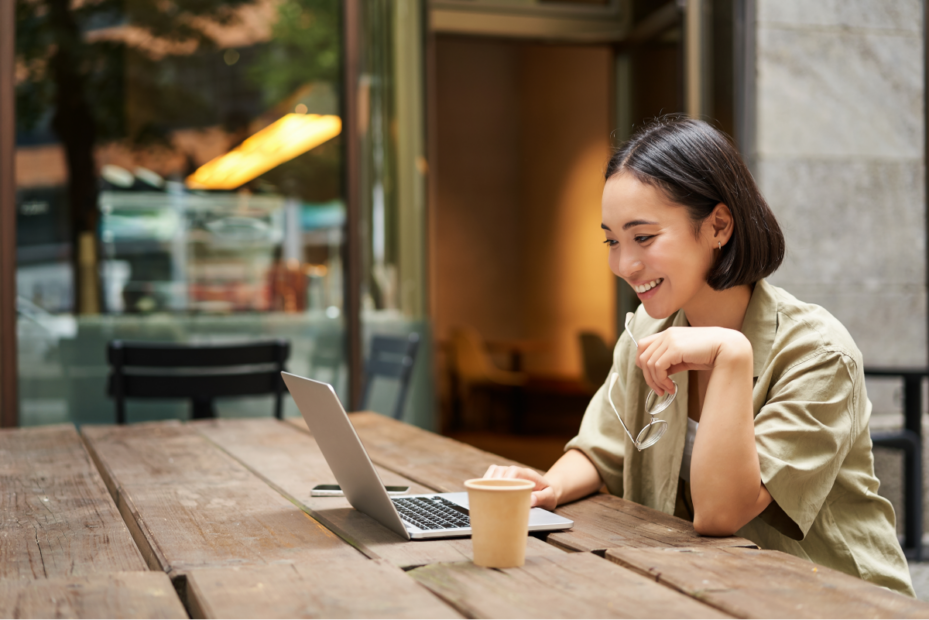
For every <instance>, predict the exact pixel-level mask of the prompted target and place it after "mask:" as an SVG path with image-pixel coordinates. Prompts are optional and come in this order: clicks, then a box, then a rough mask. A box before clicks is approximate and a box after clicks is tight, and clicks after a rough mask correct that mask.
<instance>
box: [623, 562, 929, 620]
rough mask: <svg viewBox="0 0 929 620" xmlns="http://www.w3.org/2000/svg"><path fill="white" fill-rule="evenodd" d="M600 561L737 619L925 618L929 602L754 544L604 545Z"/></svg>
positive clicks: (928, 611) (927, 616)
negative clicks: (747, 546)
mask: <svg viewBox="0 0 929 620" xmlns="http://www.w3.org/2000/svg"><path fill="white" fill-rule="evenodd" d="M606 557H607V559H609V560H611V561H613V562H616V563H617V564H620V565H622V566H625V567H628V568H632V569H634V570H637V571H639V572H640V573H642V574H644V575H647V576H650V577H652V578H653V579H655V580H657V581H658V583H662V584H665V585H667V586H670V587H672V588H674V589H676V590H679V591H681V592H685V593H687V594H689V595H690V596H693V597H695V598H697V599H699V600H701V601H703V602H705V603H707V604H709V605H712V606H713V607H716V608H717V609H721V610H723V611H725V612H727V613H730V614H732V615H734V616H737V617H739V618H929V603H924V602H922V601H918V600H916V599H912V598H909V597H907V596H903V595H901V594H897V593H895V592H891V591H890V590H887V589H885V588H881V587H878V586H875V585H873V584H870V583H868V582H866V581H862V580H861V579H858V578H856V577H851V576H849V575H846V574H844V573H840V572H838V571H835V570H832V569H829V568H825V567H822V566H817V565H816V564H813V563H812V562H808V561H806V560H802V559H800V558H797V557H794V556H792V555H788V554H786V553H782V552H780V551H764V550H760V549H736V548H716V549H709V548H702V549H610V550H609V551H607V552H606Z"/></svg>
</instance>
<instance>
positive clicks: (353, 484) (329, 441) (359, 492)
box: [281, 372, 574, 540]
mask: <svg viewBox="0 0 929 620" xmlns="http://www.w3.org/2000/svg"><path fill="white" fill-rule="evenodd" d="M281 375H282V376H283V377H284V383H286V384H287V388H288V389H289V390H290V394H291V396H293V399H294V401H295V402H296V403H297V407H298V408H299V409H300V413H302V414H303V419H304V420H306V423H307V426H309V427H310V431H311V432H312V433H313V436H314V437H315V438H316V443H317V444H319V448H320V450H322V453H323V456H325V457H326V462H328V463H329V467H330V468H331V469H332V473H333V474H334V475H335V479H336V482H338V483H339V486H341V487H342V491H343V493H344V494H345V497H346V498H347V499H348V501H349V503H350V504H351V505H352V507H354V508H355V509H356V510H359V511H361V512H363V513H365V514H366V515H368V516H369V517H371V518H372V519H375V520H376V521H378V522H379V523H380V524H381V525H383V526H384V527H386V528H388V529H390V530H393V531H394V532H396V533H397V534H399V535H400V536H403V537H404V538H406V539H408V540H409V539H411V538H412V539H425V538H452V537H457V536H470V535H471V526H470V523H469V521H468V494H467V493H466V492H465V493H433V494H430V495H406V496H403V497H393V498H392V497H390V496H389V495H388V494H387V490H386V489H385V488H384V484H383V483H382V482H381V479H380V477H379V476H378V475H377V470H375V469H374V465H373V464H372V463H371V459H370V458H368V453H367V452H365V449H364V446H362V445H361V440H360V439H359V438H358V434H357V433H355V429H354V427H352V423H351V422H350V421H349V419H348V415H347V414H346V413H345V410H344V409H343V408H342V404H341V403H340V402H339V397H338V396H336V393H335V390H333V389H332V386H331V385H329V384H328V383H320V382H319V381H313V380H312V379H306V378H304V377H299V376H297V375H292V374H290V373H288V372H282V373H281ZM573 525H574V521H571V520H570V519H565V518H564V517H559V516H558V515H556V514H554V513H551V512H549V511H547V510H542V509H541V508H533V509H532V510H531V511H530V513H529V531H530V532H545V531H553V530H566V529H568V528H570V527H571V526H573Z"/></svg>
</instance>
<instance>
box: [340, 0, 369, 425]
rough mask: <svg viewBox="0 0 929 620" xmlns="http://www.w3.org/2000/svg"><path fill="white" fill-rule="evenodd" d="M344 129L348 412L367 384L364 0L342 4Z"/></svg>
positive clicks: (358, 402) (347, 0)
mask: <svg viewBox="0 0 929 620" xmlns="http://www.w3.org/2000/svg"><path fill="white" fill-rule="evenodd" d="M342 7H343V12H342V63H343V67H342V76H343V84H342V128H343V134H342V135H343V136H344V144H345V149H344V151H343V152H344V157H345V159H344V166H345V168H344V172H343V174H344V183H345V186H344V196H345V210H346V224H345V228H346V231H345V232H346V242H345V270H346V275H347V276H348V277H346V279H345V330H346V334H347V337H346V348H347V353H348V395H349V398H348V405H349V410H351V411H357V410H358V409H359V408H360V407H361V397H362V389H363V387H364V386H363V382H364V374H363V360H362V355H361V347H362V333H361V269H362V264H361V261H362V247H361V243H362V239H361V227H360V222H361V156H362V153H361V149H360V140H359V135H358V112H359V110H358V77H359V75H358V74H359V70H360V61H361V58H360V52H361V50H360V46H361V0H344V1H343V3H342Z"/></svg>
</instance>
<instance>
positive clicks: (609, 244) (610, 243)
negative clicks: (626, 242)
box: [603, 239, 619, 247]
mask: <svg viewBox="0 0 929 620" xmlns="http://www.w3.org/2000/svg"><path fill="white" fill-rule="evenodd" d="M603 243H605V244H607V245H608V246H610V247H613V246H614V245H616V244H617V243H619V242H618V241H617V240H616V239H607V240H606V241H604V242H603Z"/></svg>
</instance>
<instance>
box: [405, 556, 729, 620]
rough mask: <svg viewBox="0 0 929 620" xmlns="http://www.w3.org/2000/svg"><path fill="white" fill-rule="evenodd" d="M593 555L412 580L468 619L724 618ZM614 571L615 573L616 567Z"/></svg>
mask: <svg viewBox="0 0 929 620" xmlns="http://www.w3.org/2000/svg"><path fill="white" fill-rule="evenodd" d="M613 566H616V565H615V564H613V565H612V566H611V563H610V562H607V561H606V560H604V559H602V558H600V557H598V556H596V555H593V554H591V553H571V554H566V555H565V556H563V557H562V558H550V557H535V558H527V559H526V565H525V566H523V567H521V568H508V569H504V570H495V569H488V568H480V567H478V566H475V565H474V564H472V563H470V562H460V563H455V564H433V565H431V566H424V567H422V568H417V569H415V570H413V571H411V572H410V575H411V576H412V577H413V578H414V579H416V580H417V581H419V582H420V583H421V584H423V585H424V586H426V587H427V588H429V589H430V590H432V591H433V592H435V593H436V594H437V595H438V596H440V597H441V598H443V599H444V600H446V601H448V602H449V603H451V605H452V606H454V607H455V608H456V609H458V611H460V612H461V613H463V614H464V615H466V616H468V617H471V618H726V617H728V616H727V615H725V614H722V613H721V612H719V611H717V610H716V609H713V608H712V607H708V606H706V605H704V604H703V603H700V602H698V601H696V600H694V599H692V598H690V597H688V596H685V595H683V594H680V593H678V592H675V591H673V590H671V589H669V588H665V587H663V586H661V585H659V584H657V583H655V581H654V580H653V579H649V578H646V577H643V576H642V575H638V574H636V573H634V572H633V571H629V570H625V569H620V570H613ZM616 568H619V567H618V566H616Z"/></svg>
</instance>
